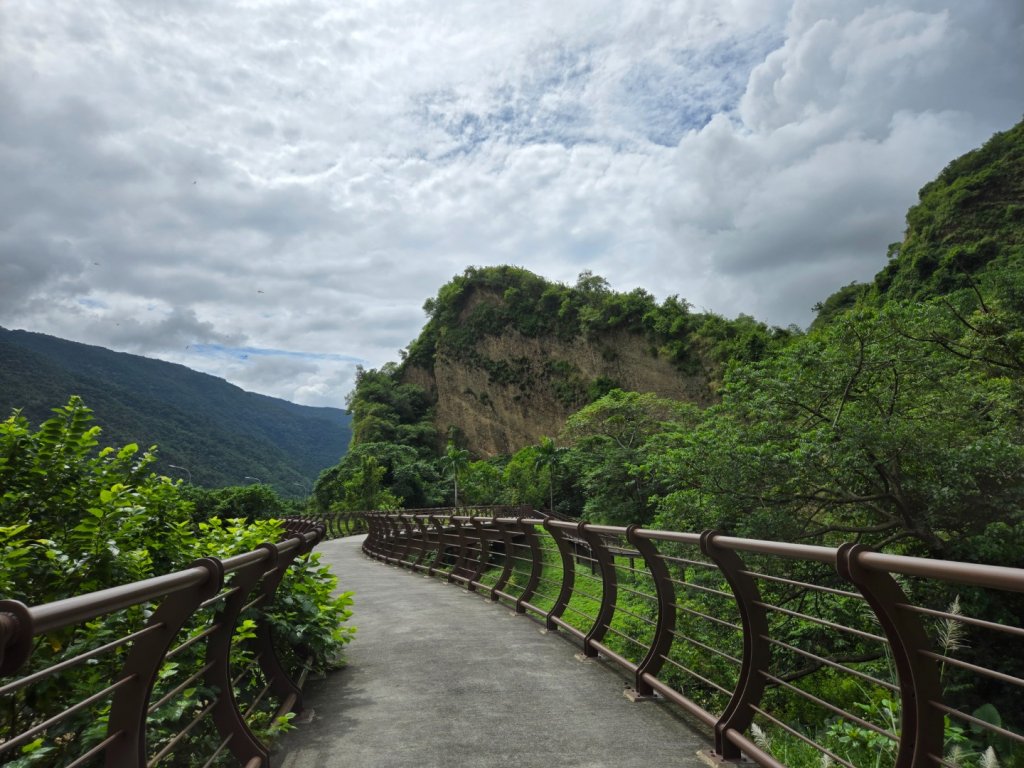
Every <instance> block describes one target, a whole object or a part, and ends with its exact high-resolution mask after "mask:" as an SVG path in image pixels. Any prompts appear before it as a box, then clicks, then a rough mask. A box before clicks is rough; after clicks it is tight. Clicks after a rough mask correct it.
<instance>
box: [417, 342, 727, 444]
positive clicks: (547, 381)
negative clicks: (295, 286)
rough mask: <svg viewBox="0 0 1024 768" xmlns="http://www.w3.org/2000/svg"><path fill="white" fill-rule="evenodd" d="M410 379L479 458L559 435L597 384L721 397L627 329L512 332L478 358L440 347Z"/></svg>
mask: <svg viewBox="0 0 1024 768" xmlns="http://www.w3.org/2000/svg"><path fill="white" fill-rule="evenodd" d="M404 380H405V381H406V382H409V383H413V384H417V385H419V386H421V387H423V388H424V389H426V390H427V391H428V392H430V393H431V395H432V396H433V397H434V398H435V400H436V406H435V417H434V421H435V425H436V426H437V430H438V434H440V435H447V434H448V431H449V429H450V428H451V427H455V428H457V429H458V430H459V432H460V435H461V438H462V440H463V441H464V444H465V447H466V448H468V449H469V451H470V452H471V453H472V454H473V455H475V456H492V455H495V454H498V453H511V452H514V451H517V450H519V449H520V448H523V447H524V446H527V445H531V444H535V443H537V442H538V441H539V440H540V438H541V437H543V436H557V435H558V433H559V432H560V431H561V430H562V427H563V426H564V425H565V421H566V419H567V418H568V417H569V416H570V415H571V414H572V413H574V412H575V411H576V410H578V409H579V408H580V407H581V406H583V405H585V404H586V403H587V402H588V401H589V399H590V397H591V396H592V394H593V392H594V387H595V386H597V387H603V388H609V387H611V386H616V387H619V388H620V389H626V390H634V391H637V392H653V393H655V394H657V395H660V396H662V397H671V398H674V399H677V400H684V401H687V402H692V403H695V404H698V405H708V404H710V403H711V402H712V401H713V399H714V394H713V392H712V390H711V388H710V386H709V377H708V376H707V375H705V374H703V373H702V374H698V375H694V376H686V375H683V374H681V373H680V372H679V371H678V370H677V369H676V368H675V367H674V366H672V365H671V364H670V363H669V362H668V361H666V360H663V359H659V358H658V357H657V351H656V350H654V349H652V348H651V346H650V344H649V342H648V341H647V340H646V339H645V338H644V337H643V336H642V335H637V334H630V333H625V332H614V333H608V334H604V335H602V336H600V337H597V338H593V339H591V338H585V337H582V336H577V337H576V338H575V339H573V340H572V341H562V340H559V339H556V338H547V337H545V338H531V337H526V336H523V335H522V334H520V333H519V332H517V331H514V330H510V331H507V332H505V333H503V334H501V335H497V336H486V337H484V338H481V339H479V341H478V343H477V345H476V347H475V348H474V350H473V352H472V354H470V355H466V354H462V355H460V356H459V357H458V358H456V357H454V356H452V355H450V354H446V353H445V352H444V351H443V349H439V350H438V353H437V355H436V357H435V360H434V366H433V369H432V370H429V369H426V368H422V367H415V366H408V367H407V368H406V369H405V374H404Z"/></svg>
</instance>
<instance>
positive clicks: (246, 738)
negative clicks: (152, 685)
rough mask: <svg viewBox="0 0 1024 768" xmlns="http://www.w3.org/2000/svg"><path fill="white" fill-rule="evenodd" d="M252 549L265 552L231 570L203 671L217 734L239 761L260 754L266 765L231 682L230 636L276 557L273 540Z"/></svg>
mask: <svg viewBox="0 0 1024 768" xmlns="http://www.w3.org/2000/svg"><path fill="white" fill-rule="evenodd" d="M256 549H257V550H260V549H262V550H264V551H265V552H266V553H267V554H266V557H262V558H260V559H259V560H256V561H255V562H252V563H249V564H248V565H245V566H242V567H241V568H239V569H238V570H237V571H234V572H233V578H232V582H231V586H232V589H233V590H234V592H233V593H232V594H231V596H230V597H228V599H227V600H226V601H225V603H224V608H223V610H222V611H221V613H220V615H219V616H218V617H217V622H218V624H220V628H219V629H218V630H217V632H215V633H214V634H213V635H211V636H210V637H209V639H208V640H207V644H206V662H207V663H208V664H212V665H213V666H212V667H210V669H209V671H208V672H207V673H206V684H207V685H209V686H210V687H212V688H214V689H215V690H217V691H219V695H218V696H217V702H216V704H215V705H214V709H213V712H212V717H213V722H214V725H216V727H217V731H218V732H219V733H220V735H221V737H222V738H225V739H229V741H228V749H230V750H231V753H232V754H233V755H234V756H235V757H236V758H237V759H238V760H239V762H240V763H241V764H242V765H246V764H248V762H249V761H250V760H252V759H254V758H260V759H261V760H262V761H264V762H263V763H262V764H263V765H266V764H267V761H268V760H269V757H270V752H269V751H268V750H267V748H266V747H265V746H264V745H263V743H262V742H260V740H259V739H257V738H256V736H255V735H254V734H253V732H252V731H251V730H250V729H249V725H248V724H247V723H246V722H245V718H244V717H243V716H242V713H241V711H240V710H239V708H238V702H237V701H236V699H235V688H234V685H233V684H232V682H231V640H232V638H233V637H234V634H235V628H236V627H237V625H238V619H239V616H240V615H241V613H242V610H243V609H244V608H245V607H246V604H247V602H248V600H249V595H250V593H252V591H253V589H254V588H255V587H256V585H257V584H258V583H259V580H260V578H261V577H262V576H263V574H264V573H266V572H267V571H269V570H271V569H272V568H274V567H275V566H276V565H277V560H278V556H277V547H275V546H274V545H273V544H261V545H259V546H258V547H257V548H256Z"/></svg>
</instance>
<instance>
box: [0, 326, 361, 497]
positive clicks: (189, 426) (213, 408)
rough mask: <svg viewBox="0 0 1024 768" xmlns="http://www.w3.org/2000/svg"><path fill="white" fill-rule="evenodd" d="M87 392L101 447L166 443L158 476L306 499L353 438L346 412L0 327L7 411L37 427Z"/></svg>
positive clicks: (3, 408) (2, 400)
mask: <svg viewBox="0 0 1024 768" xmlns="http://www.w3.org/2000/svg"><path fill="white" fill-rule="evenodd" d="M73 394H75V395H81V397H82V398H83V400H84V401H85V404H86V405H87V406H89V407H90V408H92V409H93V410H94V411H95V412H96V423H97V424H98V425H100V426H101V427H102V428H103V434H102V436H101V444H103V445H123V444H125V443H130V442H134V443H138V444H139V446H140V447H141V448H143V449H145V448H148V447H149V446H151V445H154V444H155V445H157V446H158V456H159V462H158V464H157V465H156V466H157V470H158V471H160V472H162V473H165V474H168V475H171V476H174V477H178V476H187V475H186V474H185V473H183V472H182V471H180V470H177V469H175V468H172V467H171V466H170V465H172V464H175V465H178V466H180V467H186V468H187V469H188V471H189V472H191V477H192V481H193V482H194V483H195V484H196V485H204V486H210V487H217V486H224V485H244V484H248V483H251V482H253V480H252V478H258V479H259V480H260V481H261V482H263V483H266V484H268V485H273V486H274V487H275V489H276V490H277V491H278V492H279V493H280V494H282V495H287V496H301V495H302V494H303V493H304V492H305V491H304V489H308V488H309V487H311V486H312V483H313V482H314V481H315V480H316V478H317V476H318V475H319V473H320V471H321V470H322V469H324V468H326V467H329V466H332V465H334V464H335V463H337V461H338V459H339V458H340V457H341V456H342V455H343V454H344V453H345V451H346V449H347V447H348V443H349V438H350V435H351V429H350V417H349V415H348V413H347V412H346V411H344V410H342V409H340V408H314V407H310V406H304V405H296V404H295V403H291V402H288V401H286V400H281V399H278V398H273V397H268V396H266V395H259V394H256V393H254V392H246V391H245V390H243V389H241V388H239V387H236V386H234V385H233V384H229V383H228V382H226V381H224V380H223V379H219V378H217V377H215V376H210V375H208V374H205V373H199V372H197V371H193V370H191V369H189V368H186V367H185V366H183V365H177V364H174V363H167V362H164V361H162V360H152V359H149V358H146V357H141V356H138V355H131V354H127V353H124V352H114V351H112V350H109V349H105V348H103V347H96V346H91V345H88V344H79V343H77V342H72V341H67V340H65V339H59V338H56V337H54V336H47V335H45V334H41V333H32V332H29V331H12V330H7V329H4V328H0V413H2V416H3V418H6V417H7V416H8V415H10V412H11V410H12V409H14V408H19V409H21V411H22V413H23V414H24V415H25V416H26V418H28V419H29V421H30V422H31V423H32V424H33V425H36V424H38V423H39V422H40V421H42V420H43V419H46V418H48V417H49V416H50V409H51V408H55V407H57V406H59V405H62V404H64V403H65V402H67V399H68V397H69V396H70V395H73Z"/></svg>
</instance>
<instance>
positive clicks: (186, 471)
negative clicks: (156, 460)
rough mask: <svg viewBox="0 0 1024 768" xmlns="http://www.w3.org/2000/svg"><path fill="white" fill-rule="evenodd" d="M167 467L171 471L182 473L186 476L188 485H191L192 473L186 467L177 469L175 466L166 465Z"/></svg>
mask: <svg viewBox="0 0 1024 768" xmlns="http://www.w3.org/2000/svg"><path fill="white" fill-rule="evenodd" d="M167 466H168V467H170V468H171V469H180V470H181V471H182V472H184V473H185V474H187V475H188V484H189V485H192V473H191V472H190V471H189V469H188V467H179V466H178V465H177V464H168V465H167Z"/></svg>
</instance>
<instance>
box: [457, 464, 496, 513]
mask: <svg viewBox="0 0 1024 768" xmlns="http://www.w3.org/2000/svg"><path fill="white" fill-rule="evenodd" d="M461 489H462V498H463V499H464V500H465V502H466V503H467V504H497V503H499V502H500V501H501V499H502V498H503V497H504V493H505V485H504V482H503V480H502V469H501V466H500V461H493V460H491V461H487V460H484V461H471V462H470V463H469V464H468V465H467V466H466V473H465V475H464V477H463V480H462V486H461Z"/></svg>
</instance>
